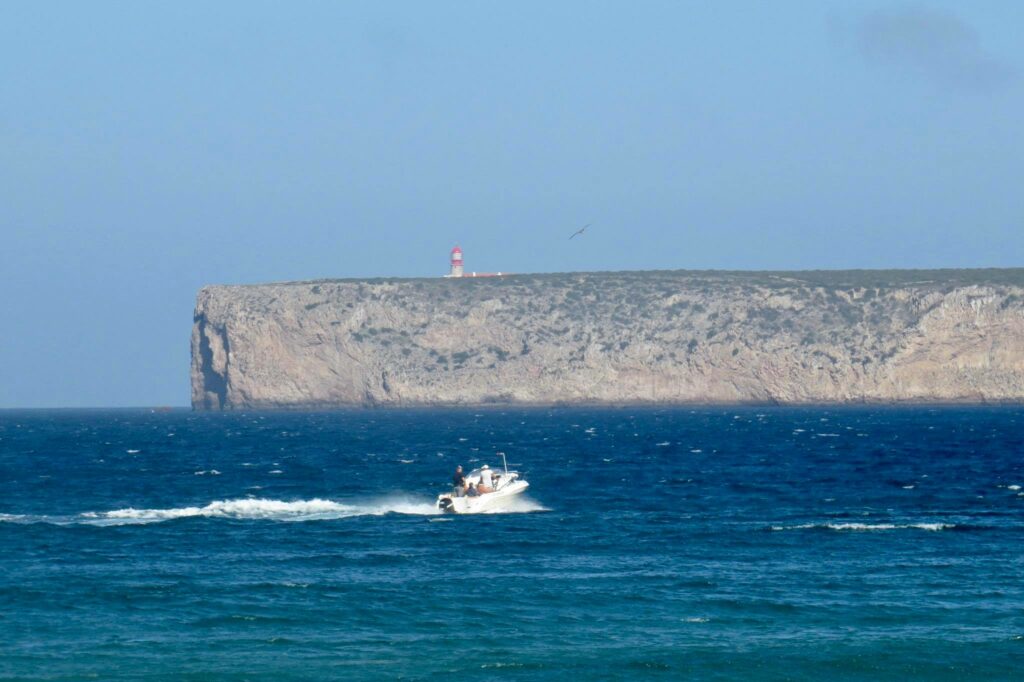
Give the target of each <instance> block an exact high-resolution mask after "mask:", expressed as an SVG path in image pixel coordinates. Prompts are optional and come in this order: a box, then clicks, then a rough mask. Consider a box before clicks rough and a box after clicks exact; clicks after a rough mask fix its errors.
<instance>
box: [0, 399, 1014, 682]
mask: <svg viewBox="0 0 1024 682" xmlns="http://www.w3.org/2000/svg"><path fill="white" fill-rule="evenodd" d="M497 452H505V453H507V457H508V461H509V465H510V467H512V468H515V469H517V470H519V471H520V472H522V473H523V476H524V478H525V479H526V480H528V481H529V483H530V486H531V487H530V490H529V491H528V493H527V497H526V498H525V499H522V500H519V501H517V502H516V504H515V505H514V506H513V507H512V508H510V509H508V510H506V511H503V512H502V513H491V514H479V515H465V516H454V517H452V516H440V515H437V514H436V513H435V511H434V498H435V497H436V495H437V493H439V492H442V491H445V490H447V488H448V484H449V481H450V479H451V475H452V473H453V470H454V468H455V466H456V465H457V464H462V465H464V466H466V467H474V466H479V465H481V464H483V463H487V464H489V465H491V466H492V467H493V466H496V465H500V456H497V455H496V453H497ZM1022 457H1024V408H1021V407H908V408H882V407H870V408H868V407H857V408H854V407H849V408H824V407H807V408H782V407H713V408H671V409H656V408H640V407H628V408H626V407H624V408H614V409H613V408H608V409H593V408H587V409H584V408H579V409H575V408H573V409H568V408H566V409H499V408H489V409H486V410H480V409H468V408H467V409H450V410H379V411H372V410H371V411H349V412H320V413H280V412H278V413H271V412H244V413H192V412H188V411H184V410H181V411H170V412H154V411H150V410H102V411H2V412H0V679H3V680H87V679H89V680H93V679H99V680H115V679H116V680H324V679H339V680H364V679H366V680H376V679H409V680H436V679H447V680H463V679H465V680H487V679H515V680H561V679H565V678H567V677H574V678H576V679H581V680H634V679H701V680H762V679H763V680H804V679H806V680H818V679H823V678H828V679H832V680H847V679H849V680H906V679H915V680H960V679H966V678H979V679H1007V680H1009V679H1021V677H1022V673H1021V671H1022V669H1024V668H1022V666H1024V464H1022Z"/></svg>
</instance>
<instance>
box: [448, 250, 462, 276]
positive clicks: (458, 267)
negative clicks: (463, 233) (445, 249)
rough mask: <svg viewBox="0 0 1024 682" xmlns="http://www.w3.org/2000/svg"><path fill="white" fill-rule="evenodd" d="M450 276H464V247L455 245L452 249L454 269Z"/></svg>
mask: <svg viewBox="0 0 1024 682" xmlns="http://www.w3.org/2000/svg"><path fill="white" fill-rule="evenodd" d="M448 276H449V277H462V249H460V248H459V247H458V245H456V246H455V248H454V249H452V271H451V272H450V273H448Z"/></svg>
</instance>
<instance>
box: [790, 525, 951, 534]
mask: <svg viewBox="0 0 1024 682" xmlns="http://www.w3.org/2000/svg"><path fill="white" fill-rule="evenodd" d="M809 528H820V529H826V530H836V531H854V532H872V531H886V530H905V529H916V530H927V531H932V532H935V531H940V530H949V529H951V528H956V524H955V523H801V524H799V525H796V526H772V527H771V529H772V530H774V531H782V530H807V529H809Z"/></svg>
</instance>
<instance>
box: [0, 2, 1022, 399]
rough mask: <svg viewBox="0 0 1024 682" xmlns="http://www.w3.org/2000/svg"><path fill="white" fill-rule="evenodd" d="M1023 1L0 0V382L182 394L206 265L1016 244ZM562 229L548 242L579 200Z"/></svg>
mask: <svg viewBox="0 0 1024 682" xmlns="http://www.w3.org/2000/svg"><path fill="white" fill-rule="evenodd" d="M1021 26H1024V3H1018V2H1010V1H1007V2H976V3H963V2H933V3H919V4H912V5H908V4H896V3H890V2H825V1H814V2H811V1H807V2H795V1H794V2H771V3H766V2H723V3H718V2H715V3H707V2H642V3H634V2H560V3H550V2H501V3H498V2H459V3H448V2H429V3H424V2H394V3H386V2H367V3H357V2H347V3H342V2H322V3H320V2H296V3H280V2H263V3H260V2H218V3H198V2H194V3H193V2H175V3H161V4H159V5H158V4H157V3H132V2H116V3H115V2H90V3H76V2H46V3H43V2H40V3H34V2H15V3H4V4H3V5H2V6H0V231H2V249H0V286H2V291H3V292H4V293H5V295H4V297H3V298H2V300H0V315H2V319H3V320H4V327H3V331H4V332H5V333H3V334H2V336H0V407H16V406H112V405H162V404H168V405H183V404H186V403H187V400H188V365H189V355H188V351H189V333H190V328H191V321H192V319H191V318H192V307H193V303H194V296H195V292H196V291H197V289H198V288H199V287H201V286H203V285H205V284H214V283H240V282H263V281H276V280H293V279H307V278H320V277H369V276H381V275H397V276H433V275H439V274H442V273H443V272H444V271H445V269H446V267H447V263H446V260H447V253H448V250H449V249H450V248H451V246H452V245H453V244H455V243H456V242H458V243H459V244H461V246H462V247H463V249H464V250H465V254H466V266H467V269H479V270H503V271H515V272H533V271H566V270H617V269H655V268H657V269H663V268H672V269H674V268H702V269H703V268H730V269H800V268H921V267H978V266H1005V267H1011V266H1020V265H1021V264H1022V263H1021V254H1022V253H1024V221H1022V215H1024V191H1021V186H1022V184H1024V183H1022V180H1024V172H1022V171H1024V132H1022V131H1024V126H1022V125H1021V120H1022V119H1024V44H1022V43H1021V41H1020V40H1019V29H1020V27H1021ZM584 223H593V226H592V227H591V228H590V229H589V230H588V231H587V233H586V235H585V238H577V239H574V240H572V242H569V241H568V239H567V237H568V235H569V234H571V232H572V231H574V230H575V229H576V228H577V227H578V226H580V225H582V224H584Z"/></svg>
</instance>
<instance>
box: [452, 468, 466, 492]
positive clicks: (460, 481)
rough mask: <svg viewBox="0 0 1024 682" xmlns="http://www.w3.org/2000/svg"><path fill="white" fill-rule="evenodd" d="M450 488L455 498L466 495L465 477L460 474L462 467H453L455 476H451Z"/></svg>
mask: <svg viewBox="0 0 1024 682" xmlns="http://www.w3.org/2000/svg"><path fill="white" fill-rule="evenodd" d="M452 487H454V489H455V497H462V496H463V495H465V494H466V475H465V474H464V473H462V465H461V464H460V465H459V466H457V467H455V475H454V476H452Z"/></svg>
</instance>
